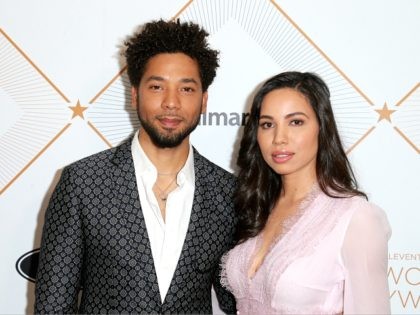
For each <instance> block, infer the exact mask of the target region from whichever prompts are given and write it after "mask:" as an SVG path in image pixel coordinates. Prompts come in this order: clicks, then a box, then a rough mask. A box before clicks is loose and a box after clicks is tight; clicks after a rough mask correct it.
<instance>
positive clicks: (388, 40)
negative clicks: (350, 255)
mask: <svg viewBox="0 0 420 315" xmlns="http://www.w3.org/2000/svg"><path fill="white" fill-rule="evenodd" d="M158 18H163V19H173V18H180V19H181V20H183V21H195V22H198V23H200V24H201V25H203V26H204V27H205V28H206V29H207V30H208V32H209V33H210V35H211V38H210V41H211V44H212V46H213V47H214V48H216V49H218V50H219V51H220V58H221V59H220V69H219V71H218V74H217V77H216V79H215V82H214V84H213V85H212V86H211V87H210V89H209V104H208V111H207V113H206V114H205V115H203V116H202V118H201V122H200V125H199V127H198V129H197V130H196V131H195V132H194V134H193V136H192V139H191V141H192V143H193V144H194V146H196V148H197V149H198V150H199V151H200V152H201V153H202V154H203V155H205V156H207V157H208V158H210V159H211V160H213V161H214V162H215V163H217V164H218V165H220V166H222V167H223V168H225V169H227V170H229V171H231V172H234V171H235V160H236V154H237V150H238V139H239V138H240V136H241V133H242V127H243V123H244V121H245V116H246V113H247V111H248V108H249V106H250V101H251V99H252V97H253V94H254V93H255V90H256V89H257V88H258V86H259V85H260V84H261V83H262V82H263V81H264V80H265V79H267V78H268V77H270V76H272V75H274V74H276V73H279V72H281V71H286V70H299V71H313V72H317V73H318V74H320V75H321V76H322V77H323V78H324V79H325V81H326V82H327V83H328V85H329V87H330V89H331V93H332V102H333V107H334V112H335V115H336V117H337V121H338V125H339V129H340V133H341V136H342V138H343V141H344V145H345V148H346V151H347V154H348V156H349V158H350V160H351V162H352V164H353V167H354V170H355V172H356V176H357V178H358V180H359V183H360V186H361V188H362V189H363V190H364V191H366V192H367V193H368V196H369V198H370V200H371V201H372V202H374V203H376V204H377V205H379V206H380V207H382V208H383V209H384V210H385V211H386V213H387V215H388V219H389V221H390V223H391V226H392V229H393V235H392V238H391V240H390V242H389V257H388V258H389V272H388V281H389V285H390V300H391V305H392V312H393V314H419V313H420V297H419V294H420V211H419V210H420V206H419V205H420V200H419V196H420V188H419V187H420V155H419V154H420V83H419V82H420V40H419V39H420V1H414V0H412V1H409V0H406V1H398V0H387V1H383V0H372V1H362V0H357V1H345V2H343V1H333V0H319V1H311V0H299V1H296V0H272V1H270V0H191V1H187V0H182V1H181V0H166V1H165V0H153V1H138V0H123V1H120V0H90V1H82V0H72V1H70V0H62V1H53V0H39V1H24V0H0V251H1V255H0V257H1V258H0V279H1V281H0V313H2V314H12V313H13V314H23V313H32V311H33V310H32V307H33V302H34V276H35V271H36V266H37V257H38V249H39V245H40V237H41V231H42V226H43V222H44V214H45V209H46V206H47V204H48V200H49V198H50V196H51V193H52V190H53V188H54V187H55V185H56V183H57V180H58V178H59V176H60V172H61V170H62V168H63V167H64V166H65V165H67V164H69V163H71V162H73V161H75V160H77V159H80V158H82V157H85V156H87V155H90V154H93V153H95V152H98V151H100V150H104V149H107V148H110V147H113V146H116V145H118V144H119V143H121V142H122V141H123V140H124V139H126V138H127V137H128V136H129V135H130V134H131V133H132V132H133V130H135V129H136V128H138V122H137V118H136V114H135V113H134V112H133V111H132V110H131V107H130V94H129V82H128V78H127V75H126V72H125V64H124V60H123V58H122V57H121V52H122V46H123V45H122V44H123V42H124V40H125V38H126V37H127V35H129V34H131V33H132V32H134V31H135V30H136V29H137V28H138V27H139V26H140V25H141V24H143V23H144V22H146V21H149V20H152V19H158ZM214 305H215V306H214V307H215V312H216V313H217V312H219V313H220V310H219V308H218V307H217V304H216V302H215V303H214Z"/></svg>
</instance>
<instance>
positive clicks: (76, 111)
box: [69, 100, 87, 119]
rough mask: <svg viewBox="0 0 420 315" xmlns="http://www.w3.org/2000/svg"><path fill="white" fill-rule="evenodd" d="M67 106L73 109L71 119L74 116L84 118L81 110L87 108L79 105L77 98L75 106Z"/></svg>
mask: <svg viewBox="0 0 420 315" xmlns="http://www.w3.org/2000/svg"><path fill="white" fill-rule="evenodd" d="M69 108H70V109H71V110H72V111H73V116H72V117H71V119H73V118H74V117H76V116H79V117H81V118H82V119H85V117H84V116H83V112H84V111H85V110H86V109H87V107H85V106H82V105H80V101H79V100H77V104H76V106H69Z"/></svg>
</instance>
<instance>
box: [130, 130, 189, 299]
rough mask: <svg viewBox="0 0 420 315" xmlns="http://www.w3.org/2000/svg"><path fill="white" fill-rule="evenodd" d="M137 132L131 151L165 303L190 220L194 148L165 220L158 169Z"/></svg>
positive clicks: (172, 196) (167, 205)
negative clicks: (157, 191)
mask: <svg viewBox="0 0 420 315" xmlns="http://www.w3.org/2000/svg"><path fill="white" fill-rule="evenodd" d="M138 133H139V131H137V132H136V134H135V136H134V139H133V142H132V144H131V152H132V155H133V161H134V170H135V173H136V180H137V187H138V190H139V196H140V204H141V208H142V211H143V216H144V220H145V223H146V228H147V234H148V236H149V240H150V246H151V249H152V255H153V261H154V264H155V270H156V276H157V280H158V285H159V292H160V297H161V299H162V302H163V301H164V300H165V296H166V293H167V292H168V289H169V286H170V284H171V281H172V277H173V274H174V272H175V269H176V266H177V264H178V260H179V256H180V254H181V250H182V247H183V245H184V240H185V236H186V234H187V229H188V224H189V221H190V215H191V208H192V203H193V198H194V183H195V174H194V159H193V149H192V146H191V144H190V150H189V154H188V158H187V161H186V162H185V165H184V166H183V167H182V169H181V170H180V171H179V173H178V175H177V179H176V182H177V184H178V187H177V188H176V189H174V190H173V191H172V192H170V193H169V195H168V199H167V200H166V218H165V221H164V220H163V218H162V214H161V211H160V208H159V205H158V202H157V199H156V197H155V194H154V193H153V185H154V184H155V182H156V178H157V170H156V168H155V166H154V165H153V164H152V162H151V161H150V160H149V158H148V157H147V155H146V153H145V152H144V151H143V149H142V148H141V145H140V143H139V140H138Z"/></svg>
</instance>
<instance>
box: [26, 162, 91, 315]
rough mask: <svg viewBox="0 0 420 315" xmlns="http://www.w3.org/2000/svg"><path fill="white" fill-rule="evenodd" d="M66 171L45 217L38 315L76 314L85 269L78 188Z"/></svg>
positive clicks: (36, 287)
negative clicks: (45, 314)
mask: <svg viewBox="0 0 420 315" xmlns="http://www.w3.org/2000/svg"><path fill="white" fill-rule="evenodd" d="M71 173H72V172H71V169H70V168H65V169H64V170H63V172H62V174H61V178H60V180H59V182H58V184H57V186H56V188H55V190H54V192H53V195H52V197H51V199H50V202H49V205H48V208H47V210H46V214H45V223H44V227H43V232H42V239H41V250H40V256H39V265H38V271H37V276H36V283H35V309H34V312H35V313H55V314H56V313H75V312H77V299H78V293H79V289H80V279H81V273H82V265H83V239H82V236H83V233H82V220H81V217H80V212H79V208H78V206H79V200H78V191H77V190H78V188H77V186H76V185H77V183H76V182H75V181H74V176H72V175H71Z"/></svg>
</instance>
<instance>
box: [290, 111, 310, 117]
mask: <svg viewBox="0 0 420 315" xmlns="http://www.w3.org/2000/svg"><path fill="white" fill-rule="evenodd" d="M300 115H303V116H305V117H308V115H306V114H305V113H303V112H294V113H290V114H287V115H286V116H285V117H284V118H290V117H293V116H300ZM308 118H309V117H308Z"/></svg>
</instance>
